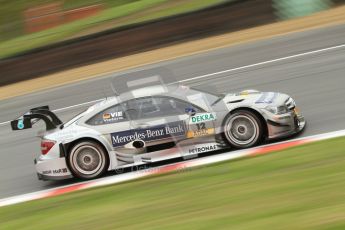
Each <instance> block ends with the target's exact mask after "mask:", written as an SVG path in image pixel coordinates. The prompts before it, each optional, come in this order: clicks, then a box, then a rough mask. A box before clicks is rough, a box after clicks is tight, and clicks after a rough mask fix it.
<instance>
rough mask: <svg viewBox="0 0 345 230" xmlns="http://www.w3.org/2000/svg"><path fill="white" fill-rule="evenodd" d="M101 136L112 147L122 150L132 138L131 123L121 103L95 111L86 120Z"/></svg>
mask: <svg viewBox="0 0 345 230" xmlns="http://www.w3.org/2000/svg"><path fill="white" fill-rule="evenodd" d="M86 124H87V125H90V126H92V128H93V129H95V130H96V131H98V132H99V133H100V134H101V136H102V137H103V138H104V139H106V140H107V142H108V143H111V145H112V149H113V150H116V151H119V152H122V151H124V148H125V145H126V144H127V143H129V142H130V141H131V139H133V138H132V128H133V127H132V124H131V121H130V118H129V116H128V114H126V113H125V108H124V107H123V106H122V104H116V105H113V106H110V107H108V108H107V109H105V110H103V111H101V112H99V113H97V114H96V115H94V116H93V117H92V118H90V119H89V120H88V121H86Z"/></svg>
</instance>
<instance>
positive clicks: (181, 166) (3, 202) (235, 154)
mask: <svg viewBox="0 0 345 230" xmlns="http://www.w3.org/2000/svg"><path fill="white" fill-rule="evenodd" d="M342 136H345V130H339V131H335V132H330V133H324V134H318V135H314V136H309V137H301V138H297V139H292V140H288V141H283V142H279V143H273V144H268V145H264V146H258V147H255V148H251V149H244V150H238V151H232V152H226V153H222V154H217V155H213V156H208V157H203V158H196V159H192V160H188V161H183V162H178V163H173V164H169V165H164V166H159V167H156V168H150V169H144V170H139V171H134V172H129V173H123V174H120V175H114V176H109V177H104V178H100V179H96V180H92V181H85V182H79V183H75V184H71V185H66V186H60V187H56V188H52V189H47V190H42V191H37V192H33V193H28V194H23V195H18V196H13V197H8V198H4V199H0V207H3V206H8V205H13V204H19V203H23V202H27V201H32V200H38V199H42V198H48V197H54V196H58V195H62V194H66V193H70V192H74V191H79V190H84V189H88V188H96V187H101V186H105V185H114V184H118V183H121V182H125V181H131V180H135V179H138V178H142V177H145V176H149V175H157V174H162V173H167V172H173V171H183V170H185V169H187V168H191V167H197V166H203V165H209V164H214V163H218V162H222V161H228V160H233V159H238V158H242V157H251V156H256V155H261V154H267V153H271V152H274V151H279V150H284V149H287V148H290V147H295V146H299V145H302V144H305V143H311V142H315V141H320V140H327V139H331V138H335V137H342Z"/></svg>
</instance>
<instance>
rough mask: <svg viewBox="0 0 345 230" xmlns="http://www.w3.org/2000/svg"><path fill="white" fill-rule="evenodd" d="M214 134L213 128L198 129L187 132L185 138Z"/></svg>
mask: <svg viewBox="0 0 345 230" xmlns="http://www.w3.org/2000/svg"><path fill="white" fill-rule="evenodd" d="M211 134H214V128H208V129H206V128H205V129H198V130H195V131H193V130H189V131H188V132H187V138H193V137H202V136H207V135H211Z"/></svg>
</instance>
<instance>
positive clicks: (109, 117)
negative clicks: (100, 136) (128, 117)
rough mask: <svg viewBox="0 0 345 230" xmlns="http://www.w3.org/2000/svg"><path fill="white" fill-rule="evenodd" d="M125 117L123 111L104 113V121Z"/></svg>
mask: <svg viewBox="0 0 345 230" xmlns="http://www.w3.org/2000/svg"><path fill="white" fill-rule="evenodd" d="M122 119H123V112H122V111H119V112H113V113H105V114H103V121H104V122H113V121H118V120H122Z"/></svg>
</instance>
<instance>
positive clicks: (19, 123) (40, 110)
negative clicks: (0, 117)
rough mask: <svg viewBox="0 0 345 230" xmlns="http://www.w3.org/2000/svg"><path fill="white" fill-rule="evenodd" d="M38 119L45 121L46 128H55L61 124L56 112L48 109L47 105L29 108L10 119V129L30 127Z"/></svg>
mask: <svg viewBox="0 0 345 230" xmlns="http://www.w3.org/2000/svg"><path fill="white" fill-rule="evenodd" d="M39 120H42V121H43V122H44V123H45V125H46V130H52V129H56V127H57V126H59V125H61V124H62V122H61V120H60V119H59V118H58V117H57V116H56V114H55V113H53V112H52V111H50V110H49V106H41V107H37V108H33V109H30V111H29V112H27V113H25V114H24V115H23V116H21V117H19V118H17V119H15V120H13V121H11V128H12V130H23V129H30V128H32V125H34V124H35V123H36V122H38V121H39Z"/></svg>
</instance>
